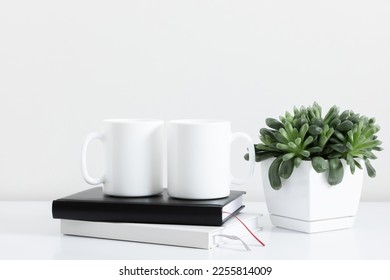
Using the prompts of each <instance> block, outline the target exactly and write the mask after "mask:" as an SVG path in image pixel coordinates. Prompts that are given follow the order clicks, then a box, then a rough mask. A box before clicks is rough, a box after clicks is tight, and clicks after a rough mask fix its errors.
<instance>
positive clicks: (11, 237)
mask: <svg viewBox="0 0 390 280" xmlns="http://www.w3.org/2000/svg"><path fill="white" fill-rule="evenodd" d="M329 207H331V205H330V206H329ZM245 211H246V212H254V213H263V214H264V216H263V217H262V218H261V222H262V224H263V226H264V229H263V231H261V232H258V234H257V235H258V236H259V238H260V239H261V240H262V241H263V242H264V243H265V244H266V247H261V246H260V245H259V244H257V243H256V241H254V240H253V239H251V238H250V236H248V238H246V240H247V241H248V244H249V245H251V246H250V247H251V249H252V250H251V251H249V252H248V251H245V249H244V248H243V247H242V246H241V245H240V244H239V242H235V241H233V242H230V243H229V244H227V245H223V246H221V247H218V248H214V249H212V250H203V249H190V248H183V247H175V246H164V245H153V244H144V243H135V242H126V241H115V240H105V239H96V238H87V237H75V236H64V235H62V234H60V223H59V220H54V219H52V216H51V202H8V201H7V202H5V201H0V259H3V260H4V259H5V260H15V259H25V260H26V259H27V260H31V259H40V260H49V259H76V260H82V259H92V260H95V259H113V260H118V259H139V260H143V259H183V260H185V259H197V260H203V259H206V260H207V259H220V260H221V259H271V260H276V259H300V260H302V259H390V203H379V202H375V203H374V202H372V203H371V202H370V203H368V202H362V203H361V204H360V206H359V210H358V214H357V218H356V222H355V225H354V228H352V229H345V230H338V231H332V232H324V233H316V234H305V233H300V232H295V231H290V230H286V229H281V228H276V227H273V226H272V225H271V224H270V221H269V218H268V214H267V210H266V205H265V203H264V202H256V203H255V202H250V203H246V208H245Z"/></svg>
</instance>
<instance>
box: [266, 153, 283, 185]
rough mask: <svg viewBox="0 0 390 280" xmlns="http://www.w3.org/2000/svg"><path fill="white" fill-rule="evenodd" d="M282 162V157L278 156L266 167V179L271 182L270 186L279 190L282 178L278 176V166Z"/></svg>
mask: <svg viewBox="0 0 390 280" xmlns="http://www.w3.org/2000/svg"><path fill="white" fill-rule="evenodd" d="M282 162H283V158H282V157H278V158H276V159H275V160H274V161H273V162H272V163H271V166H270V167H269V169H268V179H269V182H270V184H271V187H272V188H273V189H274V190H280V188H281V187H282V180H281V178H280V176H279V168H280V165H281V164H282Z"/></svg>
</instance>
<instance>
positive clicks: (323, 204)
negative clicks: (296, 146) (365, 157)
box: [261, 159, 363, 233]
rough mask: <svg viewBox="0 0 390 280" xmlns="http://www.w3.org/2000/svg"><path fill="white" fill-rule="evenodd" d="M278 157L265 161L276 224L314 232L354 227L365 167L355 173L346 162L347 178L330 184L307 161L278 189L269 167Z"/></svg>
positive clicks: (266, 189) (265, 182)
mask: <svg viewBox="0 0 390 280" xmlns="http://www.w3.org/2000/svg"><path fill="white" fill-rule="evenodd" d="M273 160H274V159H269V160H266V161H263V162H261V169H262V177H263V186H264V194H265V199H266V203H267V207H268V212H269V214H270V218H271V222H272V224H273V225H274V226H277V227H282V228H287V229H292V230H297V231H302V232H306V233H314V232H321V231H329V230H337V229H345V228H350V227H352V225H353V222H354V219H355V215H356V212H357V208H358V205H359V201H360V195H361V190H362V185H363V170H361V169H358V168H356V171H355V174H354V175H352V174H351V172H350V170H349V166H346V164H345V162H343V165H344V179H343V181H342V182H341V183H340V184H338V185H336V186H330V185H329V184H328V182H327V180H326V173H317V172H316V171H315V170H314V169H313V167H312V166H311V161H303V162H302V164H301V165H300V166H299V167H298V168H295V169H294V172H293V174H292V175H291V177H290V178H289V179H288V180H283V179H282V188H281V189H280V190H274V189H272V188H271V185H270V183H269V180H268V169H269V166H270V165H271V163H272V161H273Z"/></svg>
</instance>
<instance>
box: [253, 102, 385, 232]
mask: <svg viewBox="0 0 390 280" xmlns="http://www.w3.org/2000/svg"><path fill="white" fill-rule="evenodd" d="M266 124H267V126H268V128H262V129H260V140H261V143H259V144H255V151H256V161H257V162H259V161H261V162H262V163H261V168H262V177H263V186H264V193H265V199H266V203H267V207H268V211H269V213H270V218H271V222H272V224H273V225H275V226H279V227H283V228H288V229H293V230H298V231H303V232H308V233H311V232H320V231H328V230H335V229H342V228H349V227H351V226H352V225H353V221H354V217H355V214H356V211H357V207H358V204H359V200H360V194H361V188H362V183H363V170H362V169H363V168H364V167H365V169H366V170H367V173H368V175H369V176H370V177H374V176H375V175H376V172H375V169H374V168H373V167H372V165H371V162H370V160H373V159H376V156H375V155H374V153H373V151H381V150H382V148H381V147H380V145H381V141H379V140H378V139H377V135H376V134H377V132H378V131H379V126H378V125H376V124H375V119H373V118H367V117H365V116H361V115H359V114H356V113H354V112H353V111H350V110H345V111H343V112H342V113H340V111H339V108H338V107H336V106H333V107H332V108H331V109H330V110H329V111H328V112H327V113H326V114H325V116H324V117H323V115H322V109H321V107H320V106H319V105H318V104H317V103H314V104H313V106H309V107H301V108H300V109H297V108H296V107H294V111H293V113H289V112H286V113H285V115H284V116H281V117H280V118H279V120H277V119H274V118H268V119H266ZM245 157H246V159H248V155H246V156H245ZM347 168H348V169H349V172H348V171H346V170H345V169H347Z"/></svg>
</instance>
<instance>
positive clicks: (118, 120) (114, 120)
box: [103, 118, 164, 124]
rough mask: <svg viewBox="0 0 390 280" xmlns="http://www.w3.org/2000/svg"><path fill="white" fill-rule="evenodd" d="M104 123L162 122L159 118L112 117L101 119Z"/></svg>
mask: <svg viewBox="0 0 390 280" xmlns="http://www.w3.org/2000/svg"><path fill="white" fill-rule="evenodd" d="M103 122H105V123H114V124H132V123H155V122H160V123H164V121H163V120H159V119H146V118H145V119H142V118H138V119H126V118H113V119H105V120H103Z"/></svg>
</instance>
